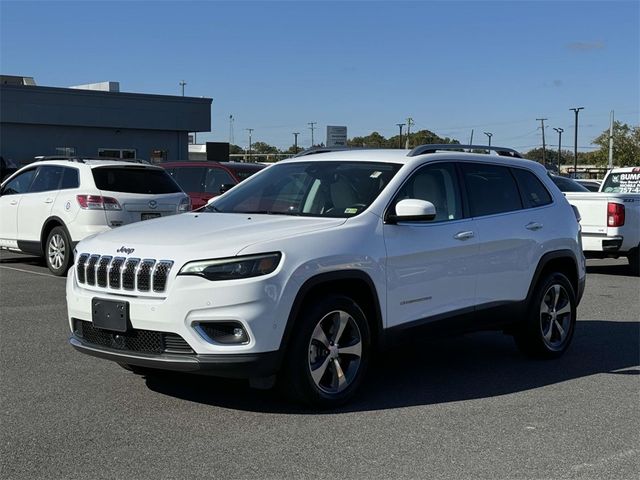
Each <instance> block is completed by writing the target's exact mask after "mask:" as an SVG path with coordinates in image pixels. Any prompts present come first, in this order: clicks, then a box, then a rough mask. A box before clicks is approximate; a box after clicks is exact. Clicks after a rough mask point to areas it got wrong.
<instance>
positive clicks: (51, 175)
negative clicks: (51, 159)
mask: <svg viewBox="0 0 640 480" xmlns="http://www.w3.org/2000/svg"><path fill="white" fill-rule="evenodd" d="M62 170H63V167H61V166H59V165H45V166H41V167H39V168H38V172H37V173H36V177H35V178H34V179H33V182H32V183H31V187H30V188H29V193H37V192H50V191H52V190H57V189H58V186H59V185H60V179H61V178H62Z"/></svg>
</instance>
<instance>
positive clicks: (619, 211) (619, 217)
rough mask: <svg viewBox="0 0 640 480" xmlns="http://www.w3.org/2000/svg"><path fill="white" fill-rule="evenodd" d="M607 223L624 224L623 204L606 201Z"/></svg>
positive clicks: (612, 224)
mask: <svg viewBox="0 0 640 480" xmlns="http://www.w3.org/2000/svg"><path fill="white" fill-rule="evenodd" d="M607 225H608V226H609V227H621V226H622V225H624V205H621V204H620V203H614V202H609V203H607Z"/></svg>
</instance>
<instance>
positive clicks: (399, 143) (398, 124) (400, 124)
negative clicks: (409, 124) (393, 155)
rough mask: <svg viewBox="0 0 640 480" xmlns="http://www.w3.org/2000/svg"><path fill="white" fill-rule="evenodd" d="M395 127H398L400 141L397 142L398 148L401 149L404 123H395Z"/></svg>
mask: <svg viewBox="0 0 640 480" xmlns="http://www.w3.org/2000/svg"><path fill="white" fill-rule="evenodd" d="M396 125H397V126H398V127H400V140H398V145H399V147H398V148H402V127H404V126H405V124H404V123H396Z"/></svg>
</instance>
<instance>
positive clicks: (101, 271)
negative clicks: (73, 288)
mask: <svg viewBox="0 0 640 480" xmlns="http://www.w3.org/2000/svg"><path fill="white" fill-rule="evenodd" d="M112 258H113V257H111V256H109V255H105V256H104V257H100V261H99V262H98V269H97V272H96V283H97V284H98V286H99V287H102V288H105V287H106V286H107V271H108V268H109V264H110V263H111V259H112Z"/></svg>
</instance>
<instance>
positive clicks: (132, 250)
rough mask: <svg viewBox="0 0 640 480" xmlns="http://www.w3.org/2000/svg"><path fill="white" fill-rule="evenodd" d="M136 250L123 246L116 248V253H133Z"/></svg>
mask: <svg viewBox="0 0 640 480" xmlns="http://www.w3.org/2000/svg"><path fill="white" fill-rule="evenodd" d="M134 251H135V248H127V247H124V246H122V247H120V248H119V249H118V250H116V253H126V254H127V255H131V254H132V253H133V252H134Z"/></svg>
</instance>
